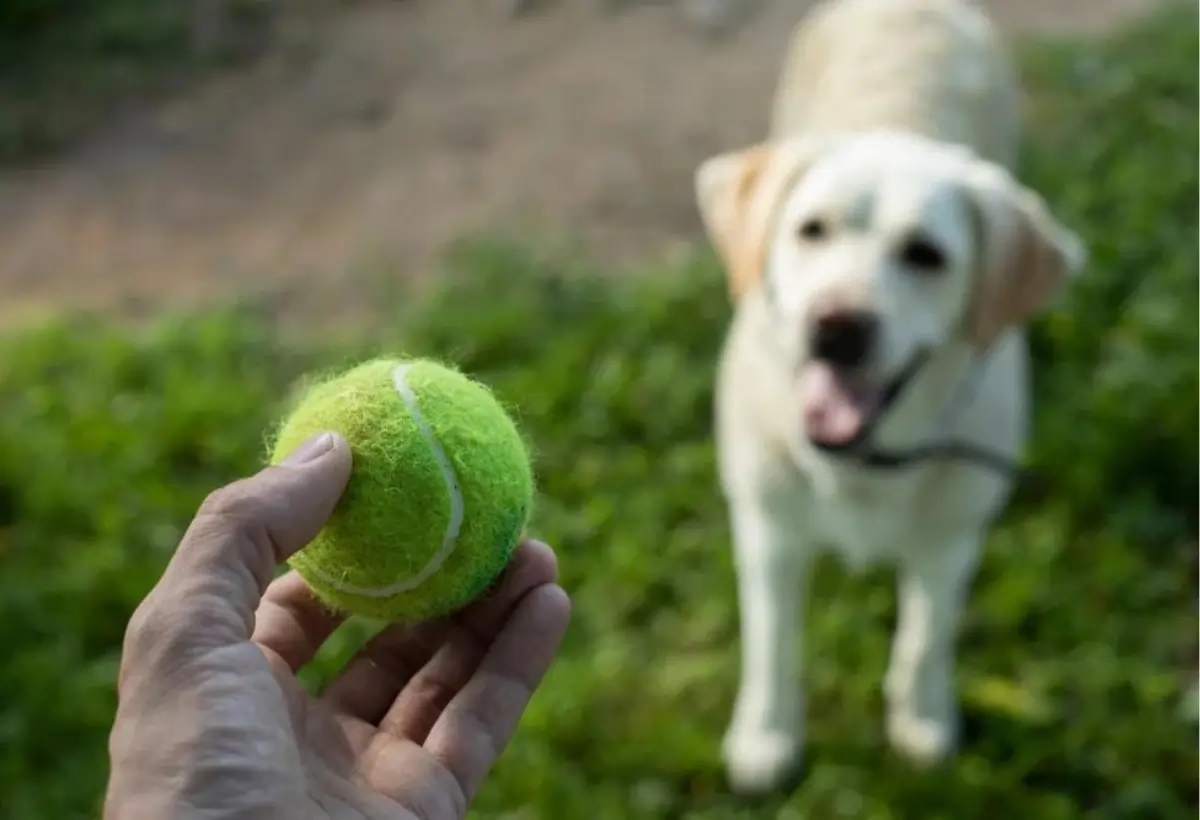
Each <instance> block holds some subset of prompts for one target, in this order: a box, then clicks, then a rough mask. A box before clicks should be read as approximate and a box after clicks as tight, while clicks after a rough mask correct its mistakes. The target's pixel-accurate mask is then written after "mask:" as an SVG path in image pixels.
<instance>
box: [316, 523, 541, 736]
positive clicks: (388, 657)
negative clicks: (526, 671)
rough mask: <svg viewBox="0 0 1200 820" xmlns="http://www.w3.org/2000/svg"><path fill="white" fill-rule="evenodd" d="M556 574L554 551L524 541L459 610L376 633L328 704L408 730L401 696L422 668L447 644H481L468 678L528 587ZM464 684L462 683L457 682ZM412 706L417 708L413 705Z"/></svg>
mask: <svg viewBox="0 0 1200 820" xmlns="http://www.w3.org/2000/svg"><path fill="white" fill-rule="evenodd" d="M557 572H558V564H557V561H556V559H555V557H554V552H553V551H552V550H551V549H550V548H549V547H548V546H546V545H545V544H542V543H539V542H536V541H526V542H524V543H522V544H521V545H520V546H519V547H517V550H516V552H515V553H514V554H513V558H512V560H511V561H510V562H509V565H508V568H507V569H506V570H505V572H504V574H503V575H502V576H501V577H500V579H499V580H498V581H497V584H496V586H495V588H494V589H493V590H492V592H491V593H489V594H488V595H487V596H485V597H484V598H482V599H481V600H479V601H477V602H475V603H473V604H471V605H470V606H468V607H467V608H466V609H464V610H463V611H462V612H461V613H458V614H457V615H454V616H451V617H449V618H443V619H439V620H435V621H430V622H428V623H425V624H420V625H417V626H404V625H396V626H392V627H389V628H387V629H385V630H384V631H383V632H381V633H379V635H377V636H375V638H373V639H372V640H371V641H369V642H368V643H367V645H366V646H364V647H363V649H362V650H361V651H360V652H359V653H358V654H357V655H355V657H354V658H352V659H351V660H350V662H349V663H348V664H347V665H346V668H345V669H344V670H343V671H342V674H341V675H340V676H338V678H336V679H335V680H334V681H333V682H332V683H331V684H330V685H329V688H328V689H327V690H326V691H325V695H324V697H325V700H326V702H327V703H328V704H329V705H330V706H331V707H332V708H333V709H334V710H335V711H337V712H340V713H344V714H348V715H351V716H353V717H356V718H358V719H360V720H363V721H366V722H367V723H370V724H372V725H374V724H378V723H379V722H380V720H381V719H383V718H384V715H385V714H386V715H388V719H389V720H393V719H394V720H395V722H394V724H393V726H392V729H393V730H394V731H396V732H404V731H407V730H408V729H407V727H406V725H405V724H404V721H403V720H402V719H401V718H400V716H399V710H400V709H401V707H399V705H398V701H397V695H398V694H400V693H401V690H402V689H405V687H406V686H407V685H408V684H409V683H410V681H412V680H413V679H414V677H419V676H422V675H424V674H425V673H424V671H423V670H422V667H425V665H426V664H427V663H428V662H429V661H430V659H431V658H435V657H436V656H439V655H440V652H441V649H440V648H441V647H443V646H446V645H449V644H456V645H459V646H461V645H463V644H467V645H471V646H478V647H480V648H479V649H478V650H477V652H476V653H475V655H474V657H473V659H469V668H467V669H466V671H465V674H462V675H461V676H460V677H461V681H462V682H465V681H466V679H467V678H468V677H469V676H470V673H471V672H472V671H474V668H475V665H476V664H477V663H478V660H479V657H481V656H482V654H483V651H484V650H483V647H486V646H487V645H488V644H489V643H491V641H492V639H493V638H494V637H495V635H496V633H498V632H499V631H500V628H501V627H502V626H503V624H504V621H505V620H506V618H507V616H508V613H509V611H510V610H511V609H512V607H513V606H514V605H515V604H516V603H517V602H518V601H519V600H521V598H522V597H524V595H525V594H526V593H527V592H529V590H531V589H534V588H535V587H537V586H540V585H542V584H546V583H550V582H552V581H553V580H554V579H555V577H556V576H557ZM438 677H439V678H445V677H447V674H446V673H445V672H439V673H438ZM461 685H462V683H461V682H460V683H459V684H458V686H461ZM455 691H457V686H456V687H455ZM452 694H453V692H451V693H449V694H447V695H445V696H444V697H443V698H441V700H442V703H441V704H439V705H437V706H436V711H435V713H434V715H433V717H432V718H424V719H423V721H424V723H425V724H426V730H427V729H428V726H429V725H432V722H433V720H434V719H436V714H437V713H438V712H440V711H441V707H442V706H444V705H445V702H446V701H448V700H449V696H450V695H452ZM401 697H405V696H404V695H401ZM409 702H410V701H407V700H406V703H409ZM394 704H397V705H394ZM403 708H408V707H403ZM412 708H419V706H418V705H417V704H414V705H413V706H412ZM422 735H423V732H422Z"/></svg>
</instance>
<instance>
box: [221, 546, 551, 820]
mask: <svg viewBox="0 0 1200 820" xmlns="http://www.w3.org/2000/svg"><path fill="white" fill-rule="evenodd" d="M554 571H555V569H554V559H553V555H552V554H551V553H549V551H548V550H546V551H543V550H537V549H534V548H530V547H528V546H526V547H523V548H522V549H521V550H520V551H518V554H517V556H516V558H515V559H514V561H513V564H512V566H511V568H510V571H509V572H508V574H507V575H506V577H505V579H504V581H503V583H502V585H501V586H500V587H499V588H497V590H496V591H495V592H494V593H493V594H492V595H491V596H489V597H488V598H487V599H486V600H485V601H482V602H480V603H478V604H475V605H474V606H472V607H471V608H469V609H468V610H466V611H465V612H464V613H462V614H461V615H459V616H457V617H455V618H453V619H446V620H442V621H435V622H432V623H429V624H423V625H421V626H419V627H415V628H411V629H406V628H402V627H391V628H389V629H386V630H384V631H383V632H381V633H380V634H379V635H378V636H376V637H375V638H374V639H373V640H372V641H370V642H369V643H368V644H367V646H366V647H364V649H363V651H362V652H360V653H359V654H358V655H357V656H356V657H355V658H353V659H352V660H351V661H350V663H349V664H348V665H347V667H346V668H345V669H344V670H343V672H342V673H341V675H340V676H339V677H338V678H336V679H335V680H334V681H333V682H332V683H331V684H330V685H329V687H328V688H327V689H326V691H325V692H323V693H321V695H320V696H317V697H314V696H313V695H310V694H309V693H308V692H307V691H305V690H304V688H303V687H302V686H301V685H300V684H299V682H298V681H297V680H296V677H295V671H296V670H297V669H298V668H299V667H300V666H302V665H303V664H305V663H307V662H308V661H309V660H311V658H312V656H313V655H314V654H315V652H316V650H317V649H318V648H319V647H320V645H321V643H323V642H324V640H325V639H326V637H328V635H329V634H330V633H331V632H332V631H333V629H334V628H336V626H337V620H336V619H335V618H333V617H332V616H330V615H329V614H328V613H325V612H324V611H323V610H321V609H320V608H319V607H318V606H316V605H315V602H314V601H313V600H312V597H311V592H310V591H309V590H308V588H307V586H305V584H304V582H303V581H302V580H301V579H300V578H299V577H298V576H296V575H295V574H292V573H289V574H288V575H285V576H283V577H282V578H280V579H278V580H277V581H275V582H274V583H273V584H272V585H271V586H270V587H269V588H268V590H267V592H266V594H265V595H264V597H263V601H262V605H261V606H260V608H259V611H258V613H257V625H256V628H255V631H254V638H253V643H254V644H257V646H258V648H259V649H260V650H261V654H260V653H253V654H254V655H256V656H257V657H252V656H250V655H246V656H243V657H242V658H241V660H240V663H242V664H248V665H258V666H259V667H260V669H262V671H264V672H265V671H268V670H269V672H270V675H271V676H272V677H273V678H274V681H273V683H274V685H273V686H266V687H261V686H260V687H256V688H244V689H243V690H242V695H243V696H244V697H245V698H247V699H252V700H253V701H254V703H253V704H247V705H248V706H249V707H250V708H247V709H246V710H244V711H245V713H247V714H250V715H254V716H255V717H254V719H253V721H252V724H251V725H246V726H244V727H243V729H244V731H245V732H247V733H252V734H256V735H259V738H258V739H259V740H260V741H261V740H262V738H266V737H272V738H274V739H275V741H274V742H276V743H279V744H282V745H289V744H294V745H293V747H292V748H290V749H287V748H281V749H274V750H273V751H272V754H270V755H269V757H271V758H273V760H272V761H271V762H270V763H269V764H267V763H266V761H265V760H264V761H259V765H260V766H261V765H270V767H271V769H272V771H271V772H270V773H269V776H270V777H272V778H275V779H276V783H275V786H276V787H278V788H279V789H280V791H284V792H289V793H290V794H289V796H288V800H287V802H289V803H292V805H293V811H294V812H297V816H300V814H299V813H300V812H303V813H304V814H307V815H310V816H312V815H319V816H322V817H335V818H336V817H341V816H345V817H354V818H363V817H367V818H372V819H374V818H380V820H384V819H385V818H386V820H399V819H400V818H404V820H408V818H417V817H420V818H428V820H443V819H444V820H452V819H454V818H461V817H462V816H463V815H464V814H465V812H466V807H467V804H468V802H469V801H470V799H471V798H472V797H473V796H474V792H475V790H476V789H477V788H478V785H479V782H480V781H481V779H482V777H483V775H484V774H485V773H486V770H487V768H488V767H489V765H490V763H491V758H492V757H494V755H495V753H496V752H497V751H498V749H499V747H500V746H502V745H503V739H504V738H506V737H507V736H508V734H509V733H510V732H511V731H512V729H513V728H514V727H515V724H516V721H517V719H518V718H519V709H514V710H505V709H504V708H503V707H504V704H506V703H514V704H515V703H520V702H523V700H524V698H525V697H527V695H528V691H529V690H530V689H531V688H532V685H533V681H532V680H525V679H523V673H522V672H521V669H522V668H524V667H525V666H526V665H527V662H528V661H533V662H534V663H535V665H536V664H537V661H538V656H540V655H543V654H544V655H546V656H547V659H548V655H549V654H550V653H552V652H553V651H554V649H555V645H556V644H557V635H556V634H555V633H556V632H557V631H558V630H556V629H555V628H554V624H555V623H557V622H558V621H560V620H564V619H563V616H564V615H565V611H564V608H565V599H562V598H560V597H558V596H552V595H542V593H543V592H544V590H539V589H535V587H538V586H540V585H542V584H545V583H547V582H549V581H550V580H552V579H553V576H554ZM531 589H534V591H533V592H532V593H529V594H528V595H526V593H528V592H529V590H531ZM539 595H542V597H543V600H542V601H541V603H540V605H539V602H538V601H536V600H532V598H534V596H539ZM514 607H515V609H514ZM564 622H565V621H564ZM547 627H549V628H547ZM539 644H540V645H539ZM263 658H265V659H266V664H265V667H266V668H265V669H263V665H262V659H263ZM248 671H249V670H246V669H243V670H241V672H240V673H239V674H240V675H241V677H242V678H243V679H245V677H246V676H247V673H248ZM485 689H486V704H484V703H479V702H477V701H475V700H473V695H476V694H483V690H485ZM272 690H273V691H272ZM280 695H282V698H280ZM498 705H499V707H500V708H499V709H497V706H498ZM485 707H486V708H487V710H488V711H487V712H486V713H485V712H484V711H483V709H484V708H485ZM280 724H285V725H280ZM284 728H285V729H286V731H285V732H280V731H278V730H279V729H284ZM257 745H258V748H260V749H261V748H263V747H262V745H261V743H259V744H257ZM247 748H253V745H250V744H247ZM261 777H262V775H261V771H260V773H258V774H256V778H257V781H256V782H259V783H260V784H261V783H262V780H261ZM263 785H265V784H263ZM281 796H282V795H281ZM289 816H291V815H289Z"/></svg>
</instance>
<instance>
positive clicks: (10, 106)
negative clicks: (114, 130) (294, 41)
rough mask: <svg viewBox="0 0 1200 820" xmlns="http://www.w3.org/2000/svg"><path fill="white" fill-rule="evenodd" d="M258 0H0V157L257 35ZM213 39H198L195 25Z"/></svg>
mask: <svg viewBox="0 0 1200 820" xmlns="http://www.w3.org/2000/svg"><path fill="white" fill-rule="evenodd" d="M267 9H268V6H267V5H266V4H265V3H263V2H260V0H216V2H211V1H210V0H206V1H205V2H198V0H86V2H79V0H0V163H6V162H13V161H22V160H28V159H30V158H33V157H39V156H42V155H44V154H46V153H48V152H51V151H54V150H57V149H59V148H61V147H62V146H64V145H66V144H67V143H68V142H70V141H71V140H72V139H74V138H76V137H78V136H79V134H80V133H83V132H86V131H87V130H88V129H89V128H90V127H92V126H93V125H95V124H96V123H97V122H99V121H101V120H103V119H104V118H105V117H106V116H108V114H109V113H110V112H111V111H112V110H113V109H114V108H116V107H117V106H119V105H121V104H126V103H129V102H131V101H133V100H136V99H141V98H144V97H146V96H147V95H150V94H155V93H161V92H162V91H163V90H165V89H168V88H171V87H173V86H175V85H177V84H179V83H180V82H183V81H184V80H186V79H188V78H190V77H193V76H195V75H197V73H198V72H199V70H200V69H202V68H205V67H208V66H210V65H212V64H214V63H215V62H217V61H218V59H236V58H241V57H244V56H246V52H247V51H252V50H253V48H254V45H255V44H257V43H258V42H259V41H260V40H261V34H262V30H263V28H264V24H265V23H266V11H267ZM201 23H203V26H206V27H209V28H212V29H213V30H214V31H215V32H216V38H217V42H213V43H204V44H202V43H201V42H200V39H201V38H198V37H197V32H198V26H200V24H201Z"/></svg>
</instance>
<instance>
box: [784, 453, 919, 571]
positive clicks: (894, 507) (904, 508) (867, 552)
mask: <svg viewBox="0 0 1200 820" xmlns="http://www.w3.org/2000/svg"><path fill="white" fill-rule="evenodd" d="M805 489H806V491H807V492H808V493H810V494H811V500H812V518H811V521H812V524H813V526H814V529H815V530H816V531H815V532H814V533H813V535H814V536H815V540H816V541H817V542H818V543H819V544H820V545H821V546H823V547H824V548H826V549H829V550H832V551H834V552H835V553H837V554H838V555H839V556H841V557H842V558H843V559H844V560H845V561H846V562H847V563H849V564H851V565H853V566H867V565H870V564H874V563H879V562H889V563H890V562H892V561H894V560H896V559H898V558H902V557H903V556H905V555H908V554H911V553H912V552H913V551H914V550H916V549H920V547H921V545H920V544H919V543H917V541H918V540H919V539H916V538H915V533H918V532H923V531H926V530H927V527H926V526H925V523H924V520H925V519H926V518H927V514H928V512H929V511H928V510H926V509H924V508H923V505H922V504H920V503H919V500H918V498H917V494H916V493H915V492H914V491H913V486H912V484H911V483H909V482H906V481H904V480H901V479H899V478H898V477H892V476H873V475H865V476H857V475H856V476H854V477H852V478H846V477H841V478H840V480H839V479H835V478H833V477H832V476H830V477H829V481H828V482H825V483H823V482H821V481H820V480H819V478H818V479H816V480H814V481H813V482H812V483H811V484H810V485H809V486H808V487H807V488H805Z"/></svg>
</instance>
